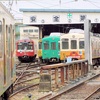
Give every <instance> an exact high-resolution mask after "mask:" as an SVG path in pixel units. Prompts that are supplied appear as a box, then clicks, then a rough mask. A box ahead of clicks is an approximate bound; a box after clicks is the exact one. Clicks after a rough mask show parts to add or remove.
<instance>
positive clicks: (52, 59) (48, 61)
mask: <svg viewBox="0 0 100 100" xmlns="http://www.w3.org/2000/svg"><path fill="white" fill-rule="evenodd" d="M43 62H44V63H60V62H61V61H60V59H59V58H50V59H49V58H46V59H43Z"/></svg>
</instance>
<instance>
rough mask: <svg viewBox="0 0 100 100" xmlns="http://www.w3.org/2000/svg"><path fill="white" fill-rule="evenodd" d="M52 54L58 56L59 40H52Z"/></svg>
mask: <svg viewBox="0 0 100 100" xmlns="http://www.w3.org/2000/svg"><path fill="white" fill-rule="evenodd" d="M50 55H51V56H52V57H57V55H58V47H57V42H56V41H54V42H51V51H50Z"/></svg>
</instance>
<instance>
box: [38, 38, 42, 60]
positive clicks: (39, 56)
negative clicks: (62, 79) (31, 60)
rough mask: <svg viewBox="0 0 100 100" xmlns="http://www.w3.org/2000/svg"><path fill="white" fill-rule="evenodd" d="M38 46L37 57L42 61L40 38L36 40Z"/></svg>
mask: <svg viewBox="0 0 100 100" xmlns="http://www.w3.org/2000/svg"><path fill="white" fill-rule="evenodd" d="M38 48H39V49H38V58H39V60H40V61H42V39H39V41H38Z"/></svg>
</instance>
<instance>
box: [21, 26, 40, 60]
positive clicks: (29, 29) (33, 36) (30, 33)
mask: <svg viewBox="0 0 100 100" xmlns="http://www.w3.org/2000/svg"><path fill="white" fill-rule="evenodd" d="M25 38H29V39H30V40H33V41H34V43H35V48H36V49H37V50H38V41H39V38H40V37H39V27H36V26H22V27H20V40H22V39H25ZM37 58H38V55H37Z"/></svg>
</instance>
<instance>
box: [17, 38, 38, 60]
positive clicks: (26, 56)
mask: <svg viewBox="0 0 100 100" xmlns="http://www.w3.org/2000/svg"><path fill="white" fill-rule="evenodd" d="M16 56H17V57H18V60H19V61H20V62H33V61H35V60H36V56H37V47H36V44H35V42H34V41H33V40H31V39H29V38H25V39H22V40H18V41H17V42H16Z"/></svg>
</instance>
